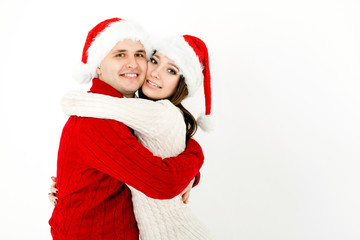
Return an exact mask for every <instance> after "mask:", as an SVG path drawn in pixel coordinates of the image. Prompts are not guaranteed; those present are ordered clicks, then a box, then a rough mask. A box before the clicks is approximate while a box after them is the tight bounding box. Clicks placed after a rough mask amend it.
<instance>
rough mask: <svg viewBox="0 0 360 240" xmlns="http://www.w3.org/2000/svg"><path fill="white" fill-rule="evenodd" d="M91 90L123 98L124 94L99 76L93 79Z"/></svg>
mask: <svg viewBox="0 0 360 240" xmlns="http://www.w3.org/2000/svg"><path fill="white" fill-rule="evenodd" d="M89 92H92V93H99V94H104V95H108V96H111V97H118V98H123V95H122V94H121V93H119V92H118V91H116V90H115V88H113V87H112V86H110V85H109V84H107V83H105V82H104V81H102V80H100V79H98V78H94V79H93V80H92V86H91V88H90V91H89Z"/></svg>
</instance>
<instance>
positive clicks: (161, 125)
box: [62, 92, 212, 240]
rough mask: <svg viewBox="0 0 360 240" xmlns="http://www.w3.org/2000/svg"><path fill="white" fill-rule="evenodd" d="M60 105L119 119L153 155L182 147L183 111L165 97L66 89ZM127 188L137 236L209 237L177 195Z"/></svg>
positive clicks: (156, 239)
mask: <svg viewBox="0 0 360 240" xmlns="http://www.w3.org/2000/svg"><path fill="white" fill-rule="evenodd" d="M62 106H63V110H64V111H65V112H66V114H68V115H77V116H86V117H95V118H105V119H115V120H117V121H120V122H123V123H124V124H125V125H127V126H129V127H131V128H132V129H134V130H135V135H136V136H137V138H138V139H139V141H140V142H141V143H142V144H143V145H144V146H145V147H147V148H148V149H149V150H150V151H152V152H153V153H154V154H155V155H157V156H160V157H163V158H165V157H170V156H176V155H178V154H180V153H181V152H182V151H184V149H185V138H186V125H185V122H184V118H183V115H182V113H181V111H180V110H179V109H178V108H177V107H175V106H174V105H173V104H172V103H171V102H170V101H168V100H160V101H149V100H145V99H139V98H136V99H135V98H132V99H129V98H127V99H124V98H122V99H119V98H113V97H109V96H105V95H101V94H93V93H84V92H70V93H68V94H66V95H65V96H64V98H63V100H62ZM184 181H185V180H184ZM129 185H131V184H129ZM130 190H131V195H132V202H133V206H134V213H135V217H136V221H137V224H138V227H139V231H140V237H141V240H161V239H163V240H173V239H174V240H175V239H178V240H187V239H194V240H201V239H212V237H211V236H210V234H209V232H208V230H207V229H206V228H205V227H204V226H203V225H202V224H201V223H200V222H199V221H198V219H197V218H196V217H195V216H194V214H193V213H192V211H191V209H190V208H189V206H188V205H187V204H184V203H183V202H182V200H181V196H180V195H179V196H176V197H175V198H172V199H170V200H157V199H153V198H150V197H147V196H146V195H145V194H143V193H141V192H140V191H138V190H136V187H135V188H133V187H130Z"/></svg>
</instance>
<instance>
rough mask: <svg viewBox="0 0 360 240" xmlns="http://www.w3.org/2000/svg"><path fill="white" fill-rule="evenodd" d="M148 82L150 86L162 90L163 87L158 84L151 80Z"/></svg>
mask: <svg viewBox="0 0 360 240" xmlns="http://www.w3.org/2000/svg"><path fill="white" fill-rule="evenodd" d="M146 82H147V83H148V84H149V85H150V86H153V87H156V88H161V86H159V85H157V84H156V83H154V82H152V81H150V80H146Z"/></svg>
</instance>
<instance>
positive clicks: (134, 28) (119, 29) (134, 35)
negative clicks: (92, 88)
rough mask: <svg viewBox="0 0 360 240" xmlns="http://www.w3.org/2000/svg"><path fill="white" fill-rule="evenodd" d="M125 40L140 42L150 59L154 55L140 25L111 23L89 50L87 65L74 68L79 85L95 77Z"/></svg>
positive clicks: (127, 22)
mask: <svg viewBox="0 0 360 240" xmlns="http://www.w3.org/2000/svg"><path fill="white" fill-rule="evenodd" d="M125 39H131V40H134V41H140V42H141V43H142V44H143V46H144V48H145V51H146V57H147V59H149V58H150V57H151V55H152V53H153V48H152V46H151V44H150V41H149V36H148V34H147V32H146V31H145V30H144V29H143V28H142V27H141V26H140V25H138V24H136V23H134V22H132V21H131V22H130V21H127V20H121V21H117V22H113V23H110V24H109V26H107V27H106V28H105V29H104V30H103V31H102V32H100V33H99V34H98V35H97V36H96V38H95V40H94V41H93V42H92V43H91V45H90V47H89V49H88V51H87V52H88V57H87V62H86V64H79V65H77V66H75V68H74V71H73V72H74V74H73V75H74V77H75V79H76V81H77V82H79V83H88V82H89V81H91V80H92V79H93V78H94V77H98V75H97V73H96V69H97V67H99V66H100V64H101V62H102V61H103V60H104V58H105V57H106V55H107V54H108V53H109V52H110V50H111V49H112V48H113V47H114V46H115V45H116V44H117V43H118V42H119V41H123V40H125Z"/></svg>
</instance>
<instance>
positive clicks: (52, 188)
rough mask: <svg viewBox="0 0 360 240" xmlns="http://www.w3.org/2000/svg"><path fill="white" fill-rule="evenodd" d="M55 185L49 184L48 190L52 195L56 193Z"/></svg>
mask: <svg viewBox="0 0 360 240" xmlns="http://www.w3.org/2000/svg"><path fill="white" fill-rule="evenodd" d="M55 186H56V184H55V183H53V184H51V187H50V192H51V193H52V194H54V195H55V194H57V193H58V189H57V188H56V187H55Z"/></svg>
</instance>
